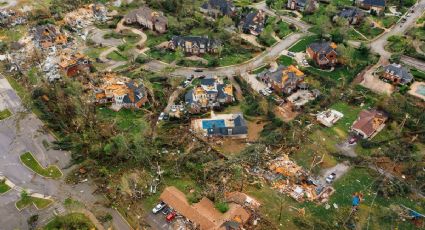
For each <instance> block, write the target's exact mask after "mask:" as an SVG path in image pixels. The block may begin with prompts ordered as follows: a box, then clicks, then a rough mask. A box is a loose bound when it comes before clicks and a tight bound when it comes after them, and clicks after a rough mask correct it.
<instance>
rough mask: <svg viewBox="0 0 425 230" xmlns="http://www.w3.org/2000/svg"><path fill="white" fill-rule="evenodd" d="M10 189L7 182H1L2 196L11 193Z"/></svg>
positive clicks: (0, 192)
mask: <svg viewBox="0 0 425 230" xmlns="http://www.w3.org/2000/svg"><path fill="white" fill-rule="evenodd" d="M9 190H10V187H9V186H8V185H7V184H6V182H5V181H0V195H1V194H3V193H5V192H7V191H9Z"/></svg>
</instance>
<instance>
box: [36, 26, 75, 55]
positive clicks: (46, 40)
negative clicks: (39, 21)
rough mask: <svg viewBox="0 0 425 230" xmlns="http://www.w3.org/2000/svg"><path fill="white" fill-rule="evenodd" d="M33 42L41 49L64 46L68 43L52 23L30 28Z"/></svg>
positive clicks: (65, 37)
mask: <svg viewBox="0 0 425 230" xmlns="http://www.w3.org/2000/svg"><path fill="white" fill-rule="evenodd" d="M32 33H33V39H34V43H35V45H36V46H37V47H39V48H41V49H48V48H51V47H62V48H63V47H65V46H66V44H67V43H68V38H67V36H66V35H65V34H63V33H61V32H60V31H59V30H58V29H57V28H56V27H55V26H54V25H52V24H46V25H38V26H36V27H35V28H33V29H32Z"/></svg>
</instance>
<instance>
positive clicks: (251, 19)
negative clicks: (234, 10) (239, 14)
mask: <svg viewBox="0 0 425 230" xmlns="http://www.w3.org/2000/svg"><path fill="white" fill-rule="evenodd" d="M265 22H266V13H265V12H264V11H263V10H258V11H254V12H250V13H248V14H247V15H245V17H243V18H242V20H241V22H240V24H239V29H240V30H241V31H242V32H244V33H246V34H252V35H255V36H258V35H259V34H261V32H263V29H264V25H265Z"/></svg>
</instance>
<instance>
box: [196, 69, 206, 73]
mask: <svg viewBox="0 0 425 230" xmlns="http://www.w3.org/2000/svg"><path fill="white" fill-rule="evenodd" d="M194 71H195V72H197V73H202V72H204V71H203V70H202V69H195V70H194Z"/></svg>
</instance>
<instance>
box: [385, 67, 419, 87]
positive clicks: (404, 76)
mask: <svg viewBox="0 0 425 230" xmlns="http://www.w3.org/2000/svg"><path fill="white" fill-rule="evenodd" d="M384 71H385V72H387V73H390V74H392V75H395V76H397V77H399V78H400V79H401V80H400V83H402V84H407V83H410V82H412V80H413V76H412V74H411V73H410V72H409V70H407V69H406V68H404V67H403V66H401V65H400V64H396V63H393V64H390V65H387V66H385V67H384Z"/></svg>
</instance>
